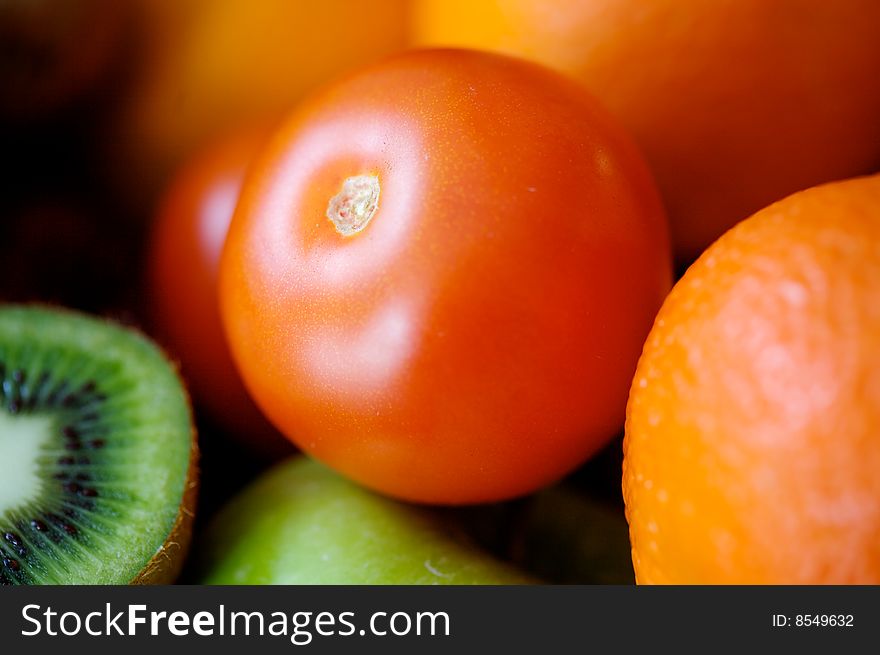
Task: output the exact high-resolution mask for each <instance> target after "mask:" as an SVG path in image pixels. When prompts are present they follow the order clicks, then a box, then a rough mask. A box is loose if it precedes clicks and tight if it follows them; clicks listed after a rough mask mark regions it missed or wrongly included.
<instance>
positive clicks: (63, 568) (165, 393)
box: [0, 306, 197, 584]
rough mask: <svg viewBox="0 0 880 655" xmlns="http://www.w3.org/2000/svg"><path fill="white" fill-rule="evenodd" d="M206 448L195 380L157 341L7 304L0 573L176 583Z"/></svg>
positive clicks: (15, 579) (0, 415)
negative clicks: (198, 437) (198, 442)
mask: <svg viewBox="0 0 880 655" xmlns="http://www.w3.org/2000/svg"><path fill="white" fill-rule="evenodd" d="M196 458H197V451H196V446H195V437H194V430H193V428H192V418H191V412H190V407H189V401H188V398H187V395H186V392H185V391H184V389H183V386H182V384H181V382H180V380H179V378H178V377H177V374H176V372H175V370H174V368H173V367H172V365H171V364H170V363H169V362H168V361H167V360H166V359H165V357H164V356H163V354H162V353H161V352H160V351H159V349H158V348H157V347H156V346H155V345H153V344H152V343H151V342H150V341H148V340H147V339H146V338H144V337H143V336H141V335H139V334H137V333H135V332H133V331H131V330H127V329H124V328H122V327H119V326H116V325H114V324H112V323H109V322H105V321H101V320H99V319H95V318H90V317H87V316H83V315H80V314H76V313H72V312H68V311H62V310H56V309H50V308H43V307H31V306H27V307H20V306H0V584H125V583H129V582H134V583H165V582H171V581H172V580H173V578H174V577H176V575H177V573H178V572H179V569H180V566H181V564H182V560H183V556H184V553H185V550H186V547H187V545H188V542H189V533H190V526H191V523H192V515H193V509H194V501H195V487H196V479H195V478H196Z"/></svg>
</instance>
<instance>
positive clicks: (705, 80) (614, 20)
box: [413, 0, 880, 261]
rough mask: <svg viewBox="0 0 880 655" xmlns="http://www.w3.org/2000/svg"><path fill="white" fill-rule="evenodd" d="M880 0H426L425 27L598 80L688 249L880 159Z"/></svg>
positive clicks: (417, 31) (422, 8)
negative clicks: (642, 157) (759, 212)
mask: <svg viewBox="0 0 880 655" xmlns="http://www.w3.org/2000/svg"><path fill="white" fill-rule="evenodd" d="M878 25H880V2H876V0H835V1H834V2H829V1H828V0H774V1H773V2H768V1H767V0H649V1H647V2H646V1H645V0H548V1H546V2H535V1H534V0H420V1H419V2H418V3H417V4H416V11H415V12H414V24H413V33H414V39H415V41H417V42H418V43H421V44H430V45H440V44H443V45H461V46H469V47H477V48H484V49H491V50H497V51H501V52H506V53H508V54H516V55H520V56H524V57H529V58H532V59H536V60H538V61H540V62H542V63H545V64H547V65H550V66H554V67H556V68H558V69H561V70H563V71H566V72H568V73H570V74H571V75H573V76H575V77H577V78H578V79H580V80H581V81H582V82H584V83H585V84H586V85H587V86H588V87H589V88H590V90H591V91H593V92H594V93H595V94H596V95H597V96H598V97H599V98H600V99H601V100H603V101H604V102H605V104H606V105H607V106H608V108H609V109H611V110H612V112H613V113H614V114H616V115H617V117H618V118H619V119H620V120H621V121H622V122H623V123H624V125H626V126H627V127H628V128H629V129H630V131H631V132H632V133H633V134H634V136H635V137H636V139H637V141H638V142H639V144H640V145H641V147H642V149H643V150H644V152H645V154H646V155H647V157H648V160H649V162H650V164H651V166H652V168H653V170H654V173H655V175H656V177H657V180H658V182H659V184H660V187H661V191H662V192H663V196H664V199H665V201H666V204H667V209H668V212H669V214H670V220H671V223H672V232H673V240H674V243H675V246H676V252H677V255H678V258H679V259H680V260H686V261H691V260H692V259H693V258H694V257H695V256H696V255H698V254H699V253H700V252H701V251H702V250H703V249H704V248H705V247H706V246H708V245H709V244H710V243H711V242H712V241H714V240H715V239H716V238H717V237H718V236H720V235H721V234H722V233H723V232H724V231H725V230H727V229H728V228H730V227H731V226H733V225H734V223H736V222H737V221H739V220H741V219H743V218H745V217H747V216H748V215H750V214H752V213H753V212H755V211H757V210H758V209H760V208H761V207H764V206H766V205H768V204H769V203H771V202H773V201H775V200H778V199H780V198H782V197H784V196H786V195H788V194H790V193H793V192H795V191H799V190H801V189H805V188H807V187H810V186H813V185H816V184H820V183H823V182H828V181H830V180H835V179H841V178H846V177H852V176H856V175H861V174H865V173H871V172H874V171H876V170H878V168H880V120H877V117H878V116H880V84H878V83H877V80H880V38H878V32H877V26H878Z"/></svg>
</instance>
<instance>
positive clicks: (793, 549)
mask: <svg viewBox="0 0 880 655" xmlns="http://www.w3.org/2000/svg"><path fill="white" fill-rule="evenodd" d="M624 458H625V459H624V467H623V491H624V499H625V501H626V509H627V518H628V520H629V523H630V537H631V540H632V552H633V564H634V566H635V571H636V577H637V580H638V581H639V582H640V583H676V584H678V583H712V584H716V583H717V584H721V583H771V584H777V583H784V584H801V583H803V584H824V583H834V584H849V583H871V584H877V583H880V475H878V472H880V175H878V176H873V177H865V178H859V179H854V180H849V181H845V182H838V183H832V184H827V185H824V186H819V187H816V188H813V189H810V190H807V191H803V192H800V193H797V194H795V195H793V196H790V197H788V198H786V199H785V200H782V201H780V202H778V203H776V204H774V205H771V206H770V207H768V208H766V209H764V210H762V211H760V212H758V213H757V214H755V215H754V216H753V217H751V218H749V219H748V220H746V221H744V222H742V223H740V224H739V225H737V226H736V227H735V228H733V229H732V230H731V231H730V232H728V233H727V234H725V235H724V236H723V237H722V238H721V239H719V240H718V241H717V242H716V243H715V244H714V245H712V246H711V247H710V248H709V249H708V250H707V251H706V252H705V253H704V254H703V255H702V256H701V257H700V259H698V260H697V262H696V263H695V264H694V265H693V266H692V267H691V268H690V269H689V270H688V271H687V273H686V274H685V275H684V277H683V278H682V279H681V280H680V281H679V282H678V284H677V285H676V286H675V288H674V289H673V291H672V293H671V294H670V295H669V297H668V298H667V299H666V302H665V303H664V305H663V307H662V309H661V310H660V313H659V314H658V316H657V319H656V322H655V324H654V327H653V329H652V331H651V333H650V335H649V337H648V340H647V343H646V344H645V348H644V351H643V354H642V357H641V359H640V361H639V365H638V370H637V372H636V376H635V379H634V381H633V386H632V390H631V392H630V398H629V404H628V407H627V421H626V438H625V442H624Z"/></svg>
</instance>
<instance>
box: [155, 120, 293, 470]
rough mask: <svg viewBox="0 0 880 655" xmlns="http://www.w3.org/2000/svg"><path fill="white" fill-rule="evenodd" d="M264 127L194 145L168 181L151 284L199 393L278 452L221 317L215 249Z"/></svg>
mask: <svg viewBox="0 0 880 655" xmlns="http://www.w3.org/2000/svg"><path fill="white" fill-rule="evenodd" d="M266 132H267V131H266V130H264V129H253V130H249V131H246V132H242V133H240V134H236V135H234V136H232V137H231V138H228V139H227V140H225V141H222V142H219V143H217V144H215V145H213V146H212V147H210V148H208V149H206V150H204V151H203V152H201V153H199V154H198V155H197V156H196V157H195V158H193V159H192V160H191V161H190V162H189V163H188V164H187V165H186V166H185V167H184V168H183V169H182V170H181V171H180V172H179V173H178V175H177V177H176V178H175V179H174V181H173V183H172V185H171V186H170V187H169V189H168V191H167V193H166V194H165V197H164V199H163V201H162V204H161V206H160V210H159V214H158V216H157V218H156V223H155V226H154V231H153V235H152V243H151V248H150V254H149V262H150V270H149V275H150V279H149V286H150V296H151V303H152V307H151V309H152V315H153V323H154V324H155V329H156V332H157V336H159V338H160V340H161V341H162V342H163V343H164V344H165V345H166V347H168V348H169V350H171V351H172V353H173V354H174V355H175V356H177V357H178V358H179V359H180V360H181V368H182V369H183V373H184V376H185V377H186V379H187V382H188V383H189V385H190V386H191V389H192V391H193V393H194V395H195V397H196V399H197V400H198V401H199V404H200V405H201V406H203V407H205V408H206V409H207V410H208V411H209V412H210V413H211V415H212V416H213V417H215V419H218V420H219V421H220V422H222V425H223V426H224V427H226V428H227V429H228V432H229V433H230V434H231V435H233V436H236V437H238V438H240V439H241V440H242V441H246V442H247V443H249V444H251V445H256V446H257V448H258V449H260V450H262V451H264V452H271V453H273V454H274V453H275V452H277V451H278V450H279V447H280V446H281V445H283V444H284V443H285V442H284V441H283V439H282V438H281V437H280V435H278V433H277V432H276V431H275V430H274V429H273V428H271V426H270V425H269V424H268V422H267V421H266V419H265V418H264V417H263V415H262V414H261V413H260V411H259V410H258V409H257V407H256V405H254V403H253V401H252V400H251V399H250V396H248V394H247V391H246V390H245V388H244V385H243V384H242V383H241V379H240V378H239V376H238V373H237V371H236V370H235V366H234V364H233V362H232V358H231V356H230V354H229V348H228V346H227V345H226V338H225V336H224V334H223V326H222V323H221V321H220V310H219V307H218V305H217V275H218V269H219V264H220V253H221V251H222V249H223V242H224V240H225V238H226V232H227V230H228V229H229V223H230V221H231V220H232V214H233V212H234V211H235V204H236V202H237V201H238V196H239V192H240V190H241V185H242V181H243V179H244V174H245V170H246V169H247V166H248V164H249V163H250V161H251V159H252V158H253V157H254V155H255V153H256V152H257V150H258V148H259V146H261V145H262V144H263V143H264V142H265V140H266Z"/></svg>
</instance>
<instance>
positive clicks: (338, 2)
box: [105, 0, 409, 209]
mask: <svg viewBox="0 0 880 655" xmlns="http://www.w3.org/2000/svg"><path fill="white" fill-rule="evenodd" d="M408 4H409V3H408V2H406V0H378V1H373V2H364V1H362V0H321V1H320V2H300V1H291V0H259V1H257V2H242V1H241V0H190V1H188V2H180V1H178V0H136V2H135V10H136V11H137V24H138V27H139V33H138V34H137V38H138V41H137V43H136V47H137V52H136V57H135V60H134V61H132V62H131V70H130V79H129V80H128V85H127V86H126V87H124V88H122V89H121V90H120V93H121V95H122V96H123V99H122V102H121V104H120V106H119V107H118V109H117V110H116V111H115V112H114V115H112V116H111V117H110V118H109V125H108V128H109V129H108V130H107V132H106V134H105V149H106V153H105V154H106V157H107V164H108V167H109V172H110V173H111V177H112V179H113V180H114V182H115V184H117V185H119V187H120V188H121V189H122V190H123V193H124V196H125V198H126V199H127V200H128V201H129V202H130V203H131V206H132V207H134V208H135V209H137V208H138V207H139V206H140V205H141V204H142V203H144V202H145V201H148V200H149V199H150V198H152V197H153V195H154V194H155V192H156V190H157V189H158V188H159V186H161V185H162V184H163V183H165V182H167V180H168V177H169V175H170V173H171V171H172V170H173V169H174V168H175V167H176V166H177V165H179V164H180V163H181V162H182V160H183V159H184V158H185V157H186V156H187V155H188V154H189V153H191V152H193V151H194V150H195V149H197V148H199V147H200V146H202V145H205V144H206V143H207V142H209V141H210V140H211V139H213V138H219V137H221V136H222V135H223V134H224V133H225V132H227V131H228V130H234V129H236V128H238V126H239V125H241V124H243V123H246V122H250V121H261V120H266V121H268V120H272V119H275V118H277V117H279V116H280V115H282V114H283V113H285V112H287V111H288V110H290V109H291V108H292V107H293V106H294V105H295V104H296V102H297V101H299V100H300V99H302V97H303V96H304V95H305V94H306V93H307V92H308V91H310V90H311V89H313V88H314V87H316V86H318V85H319V84H321V83H323V82H325V81H326V80H327V79H328V78H331V77H334V76H336V75H338V74H340V73H342V72H344V71H346V70H348V69H350V68H353V67H356V66H359V65H362V64H364V63H367V62H369V61H371V60H373V59H375V58H378V57H381V56H383V55H386V54H388V53H390V52H392V51H394V50H397V49H399V48H401V47H403V45H404V41H405V37H406V24H407V19H406V16H407V13H406V11H405V10H406V7H407V6H408Z"/></svg>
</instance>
